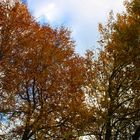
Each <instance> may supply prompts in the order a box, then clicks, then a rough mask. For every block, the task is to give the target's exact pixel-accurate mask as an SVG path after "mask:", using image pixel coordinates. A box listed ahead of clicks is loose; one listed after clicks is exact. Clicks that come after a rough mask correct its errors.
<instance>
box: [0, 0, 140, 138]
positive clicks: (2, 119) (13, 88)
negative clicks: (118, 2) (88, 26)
mask: <svg viewBox="0 0 140 140" xmlns="http://www.w3.org/2000/svg"><path fill="white" fill-rule="evenodd" d="M125 7H126V12H124V13H122V14H117V17H114V15H113V13H112V12H111V13H110V16H109V20H108V22H107V24H106V25H102V24H99V32H100V40H99V43H100V46H101V47H100V49H99V53H98V56H97V55H96V54H94V51H91V50H88V51H87V52H86V54H85V56H80V55H78V54H76V52H75V49H74V48H75V43H74V41H73V40H72V39H71V36H70V34H71V33H70V31H69V30H68V29H67V28H65V27H58V28H53V27H51V26H50V25H49V24H47V25H40V24H38V23H37V22H36V21H35V19H34V18H33V17H32V16H31V15H30V13H29V11H28V9H27V7H26V6H25V5H24V4H22V3H20V2H15V3H10V1H9V2H8V1H2V2H0V15H1V17H0V139H6V140H11V139H13V140H14V139H17V140H76V139H81V137H83V136H88V137H89V139H90V138H91V139H92V140H93V139H95V140H131V139H132V140H138V139H139V138H140V1H139V0H132V1H130V2H129V1H125Z"/></svg>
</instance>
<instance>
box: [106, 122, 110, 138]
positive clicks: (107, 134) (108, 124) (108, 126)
mask: <svg viewBox="0 0 140 140" xmlns="http://www.w3.org/2000/svg"><path fill="white" fill-rule="evenodd" d="M105 140H111V124H110V120H108V122H107V124H106V133H105Z"/></svg>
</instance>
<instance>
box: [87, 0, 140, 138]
mask: <svg viewBox="0 0 140 140" xmlns="http://www.w3.org/2000/svg"><path fill="white" fill-rule="evenodd" d="M125 6H126V10H127V11H126V13H122V14H118V15H117V18H116V19H115V18H113V14H112V13H111V14H110V18H109V21H108V23H107V25H105V26H102V25H101V24H99V31H100V33H101V40H100V41H99V42H100V44H101V46H102V48H101V49H100V52H99V56H98V59H97V58H95V56H94V53H93V52H92V51H88V52H87V54H86V59H87V61H86V68H87V71H86V75H85V76H86V77H87V84H86V86H85V91H86V93H87V95H88V105H89V108H90V110H91V112H93V113H92V116H93V118H94V121H92V123H93V124H92V125H89V126H88V128H89V134H90V135H92V136H93V138H95V139H99V140H120V139H121V140H128V139H132V140H138V139H139V138H140V1H139V0H132V1H131V2H125Z"/></svg>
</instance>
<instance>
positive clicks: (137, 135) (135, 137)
mask: <svg viewBox="0 0 140 140" xmlns="http://www.w3.org/2000/svg"><path fill="white" fill-rule="evenodd" d="M139 138H140V126H138V128H137V129H136V131H135V133H134V135H133V136H132V140H138V139H139Z"/></svg>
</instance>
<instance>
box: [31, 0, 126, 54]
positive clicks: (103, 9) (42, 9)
mask: <svg viewBox="0 0 140 140" xmlns="http://www.w3.org/2000/svg"><path fill="white" fill-rule="evenodd" d="M28 5H29V7H30V8H31V9H32V12H33V15H34V16H35V17H36V18H39V17H41V16H43V17H46V19H47V21H48V22H49V23H50V24H52V25H62V24H64V25H66V26H68V27H70V28H71V29H72V31H73V34H72V36H73V37H74V39H76V41H77V45H78V46H77V48H76V49H77V50H78V51H79V50H81V49H83V50H85V49H86V47H89V46H92V45H96V44H95V43H96V41H97V37H98V35H97V30H98V28H97V25H98V23H99V22H103V23H104V22H105V20H106V19H107V16H108V13H109V11H110V10H113V11H114V12H115V13H116V12H120V11H122V9H124V7H123V0H28ZM79 52H80V51H79Z"/></svg>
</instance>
